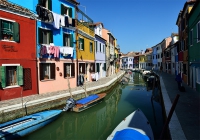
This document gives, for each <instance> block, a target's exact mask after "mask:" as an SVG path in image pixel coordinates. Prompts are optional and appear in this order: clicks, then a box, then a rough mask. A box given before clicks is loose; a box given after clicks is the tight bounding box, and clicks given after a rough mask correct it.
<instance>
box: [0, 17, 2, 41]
mask: <svg viewBox="0 0 200 140" xmlns="http://www.w3.org/2000/svg"><path fill="white" fill-rule="evenodd" d="M1 22H2V21H1V19H0V31H1ZM0 39H2V36H1V33H0Z"/></svg>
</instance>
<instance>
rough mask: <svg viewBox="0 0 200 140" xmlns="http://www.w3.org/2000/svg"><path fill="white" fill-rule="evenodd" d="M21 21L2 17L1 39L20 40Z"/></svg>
mask: <svg viewBox="0 0 200 140" xmlns="http://www.w3.org/2000/svg"><path fill="white" fill-rule="evenodd" d="M19 31H20V30H19V23H17V22H14V21H9V20H3V19H0V40H8V41H15V42H19V36H20V34H19Z"/></svg>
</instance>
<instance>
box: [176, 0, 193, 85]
mask: <svg viewBox="0 0 200 140" xmlns="http://www.w3.org/2000/svg"><path fill="white" fill-rule="evenodd" d="M194 4H195V1H187V2H185V4H184V7H183V9H182V10H181V11H180V13H179V15H178V18H177V21H176V25H177V26H178V34H179V46H180V47H179V51H178V53H179V54H178V56H179V68H180V71H181V73H182V79H183V81H184V82H185V83H187V84H188V42H187V41H188V15H189V13H190V11H191V10H192V7H193V5H194Z"/></svg>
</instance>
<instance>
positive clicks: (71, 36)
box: [70, 34, 74, 47]
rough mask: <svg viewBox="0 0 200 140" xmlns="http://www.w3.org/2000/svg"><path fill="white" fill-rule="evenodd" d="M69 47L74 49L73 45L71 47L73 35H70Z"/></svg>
mask: <svg viewBox="0 0 200 140" xmlns="http://www.w3.org/2000/svg"><path fill="white" fill-rule="evenodd" d="M70 47H74V45H73V34H70Z"/></svg>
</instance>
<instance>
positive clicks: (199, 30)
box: [197, 21, 200, 43]
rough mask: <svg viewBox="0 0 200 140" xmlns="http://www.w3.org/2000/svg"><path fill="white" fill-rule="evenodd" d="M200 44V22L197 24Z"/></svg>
mask: <svg viewBox="0 0 200 140" xmlns="http://www.w3.org/2000/svg"><path fill="white" fill-rule="evenodd" d="M199 42H200V21H199V22H198V23H197V43H199Z"/></svg>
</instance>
